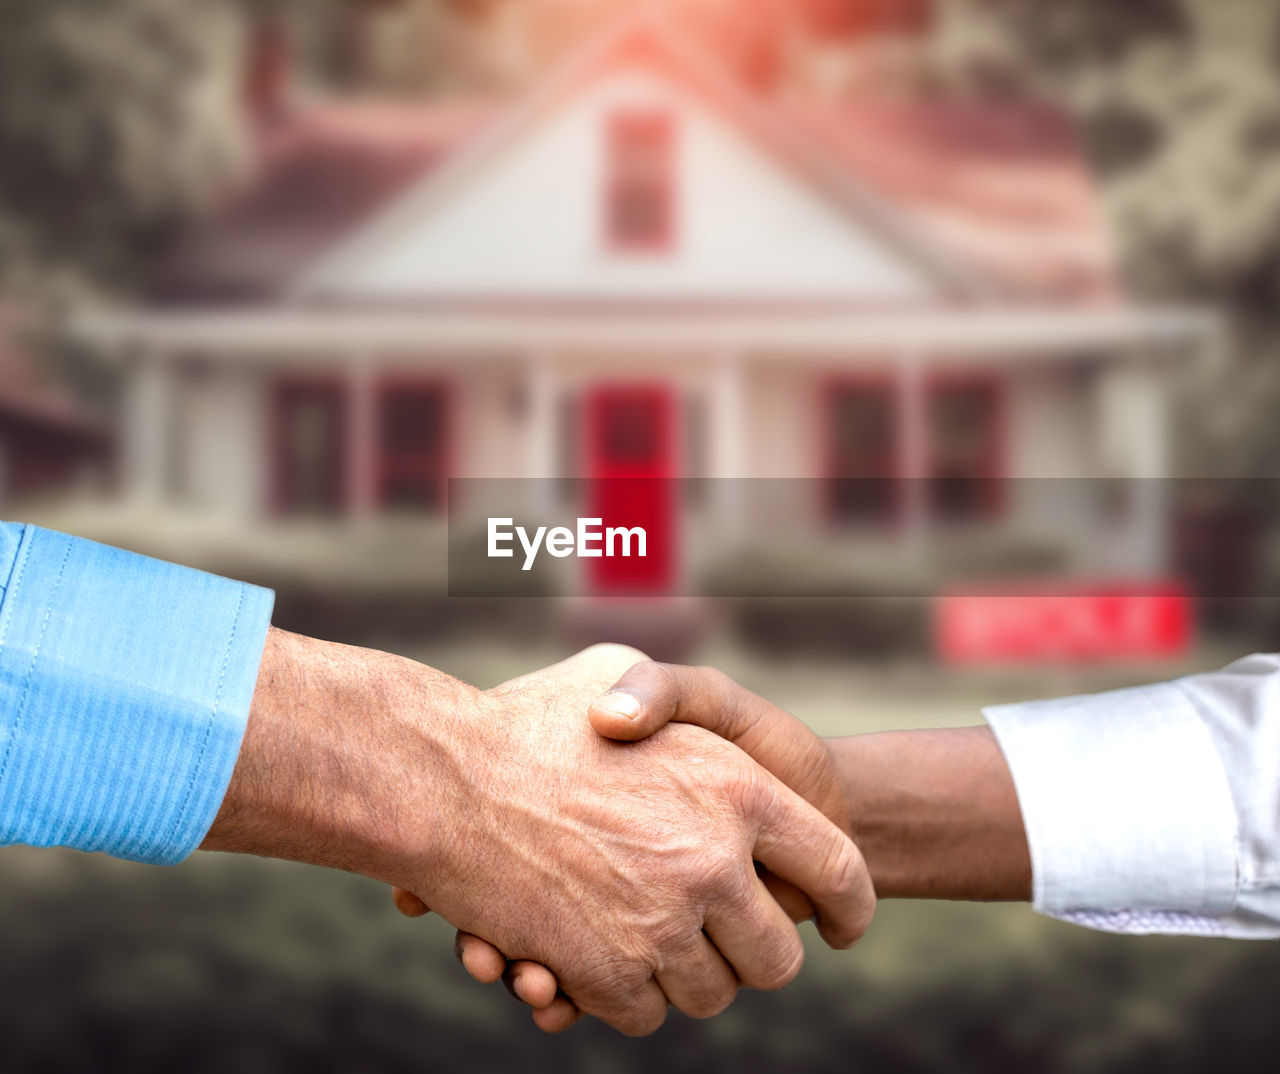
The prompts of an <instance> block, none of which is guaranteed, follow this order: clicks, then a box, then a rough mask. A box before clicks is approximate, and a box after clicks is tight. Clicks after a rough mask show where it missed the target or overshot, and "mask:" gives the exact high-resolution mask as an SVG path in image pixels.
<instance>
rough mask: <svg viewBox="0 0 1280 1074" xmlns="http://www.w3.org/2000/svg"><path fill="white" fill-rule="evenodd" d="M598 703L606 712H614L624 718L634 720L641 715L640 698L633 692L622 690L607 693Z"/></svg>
mask: <svg viewBox="0 0 1280 1074" xmlns="http://www.w3.org/2000/svg"><path fill="white" fill-rule="evenodd" d="M596 704H597V705H599V706H600V707H601V708H602V709H604V710H605V711H606V712H609V713H612V714H613V715H614V716H621V717H622V718H623V719H624V720H634V719H635V718H636V717H637V716H639V715H640V699H639V698H638V697H635V696H634V695H632V694H624V693H622V692H621V691H619V692H618V693H614V694H605V695H604V697H602V698H601V699H600V700H599V701H597V702H596Z"/></svg>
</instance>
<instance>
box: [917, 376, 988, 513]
mask: <svg viewBox="0 0 1280 1074" xmlns="http://www.w3.org/2000/svg"><path fill="white" fill-rule="evenodd" d="M928 422H929V425H928V435H929V505H930V507H931V509H932V510H933V513H934V514H935V515H937V516H938V517H939V518H942V519H956V520H963V519H973V518H982V517H985V516H988V515H991V514H994V513H995V512H997V511H998V510H999V508H1000V391H999V384H998V382H997V381H996V380H995V379H992V378H987V377H972V378H964V379H956V380H941V381H938V382H937V383H935V384H934V385H933V386H932V388H931V390H930V393H929V418H928Z"/></svg>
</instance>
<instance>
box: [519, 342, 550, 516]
mask: <svg viewBox="0 0 1280 1074" xmlns="http://www.w3.org/2000/svg"><path fill="white" fill-rule="evenodd" d="M528 391H529V436H528V451H529V456H528V459H527V460H526V463H525V466H526V469H525V476H526V477H528V478H533V479H535V480H534V482H533V487H532V489H531V497H530V498H531V501H532V502H531V503H530V506H531V507H533V508H534V509H535V510H537V511H538V512H539V513H541V514H544V515H545V514H548V513H549V512H550V511H551V510H552V509H553V508H554V507H555V503H554V501H555V494H554V490H553V489H552V487H551V486H552V478H554V477H555V476H556V386H555V370H554V369H553V368H552V364H551V355H550V354H548V353H547V351H546V350H545V349H543V348H538V349H537V350H535V351H533V352H532V353H531V354H530V355H529V373H528Z"/></svg>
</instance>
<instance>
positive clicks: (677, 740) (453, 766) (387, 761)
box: [203, 629, 1030, 1034]
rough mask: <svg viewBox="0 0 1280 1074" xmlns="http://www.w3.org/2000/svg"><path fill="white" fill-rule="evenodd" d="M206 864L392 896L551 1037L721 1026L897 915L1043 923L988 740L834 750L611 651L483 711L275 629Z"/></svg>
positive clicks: (683, 676)
mask: <svg viewBox="0 0 1280 1074" xmlns="http://www.w3.org/2000/svg"><path fill="white" fill-rule="evenodd" d="M203 846H204V848H205V849H215V850H233V851H240V852H249V853H256V854H263V855H268V856H273V857H283V858H290V859H293V860H298V861H307V862H312V863H315V864H321V865H328V866H332V867H336V868H341V869H345V870H349V871H353V872H358V873H361V874H364V875H366V876H370V877H373V878H375V879H378V880H381V881H385V882H386V883H388V884H390V885H392V886H393V887H394V888H395V899H396V904H397V906H398V907H399V908H400V910H401V911H402V912H403V913H406V914H408V915H409V916H418V915H420V914H423V913H426V912H427V909H428V908H430V909H431V910H433V911H435V912H436V913H438V914H440V915H441V916H443V917H444V918H445V919H446V920H448V921H449V922H450V923H451V924H452V925H454V926H455V927H456V928H457V929H458V930H459V934H458V945H457V950H458V954H459V957H460V958H461V959H462V962H463V964H464V965H465V966H466V968H467V970H468V971H469V972H470V973H471V975H472V976H473V977H475V978H477V979H478V980H482V981H496V980H498V979H499V978H502V979H504V980H505V982H506V983H507V985H508V987H509V988H510V990H511V991H512V992H513V994H515V995H516V996H517V997H518V998H520V999H522V1000H524V1001H525V1002H526V1003H528V1004H529V1005H530V1006H531V1007H533V1008H534V1020H535V1021H536V1022H537V1024H538V1025H539V1026H540V1027H541V1028H542V1029H544V1030H546V1031H548V1032H556V1031H559V1030H562V1029H564V1028H567V1027H568V1026H569V1025H571V1024H572V1023H573V1022H574V1021H575V1020H576V1019H577V1018H578V1017H579V1016H580V1015H581V1014H582V1013H586V1014H591V1015H594V1016H595V1017H597V1018H600V1019H601V1020H603V1021H605V1022H607V1023H609V1024H610V1025H612V1026H614V1027H616V1028H617V1029H619V1030H621V1031H622V1032H624V1033H629V1034H644V1033H649V1032H652V1031H653V1030H655V1029H656V1028H657V1027H658V1026H659V1025H661V1024H662V1022H663V1020H664V1018H665V1016H666V1012H667V1008H668V1006H674V1007H677V1008H678V1009H680V1010H681V1011H684V1012H685V1013H686V1014H689V1015H692V1016H694V1017H700V1018H702V1017H710V1016H712V1015H715V1014H717V1013H719V1012H720V1011H722V1010H724V1008H725V1007H727V1006H728V1005H729V1003H730V1002H732V1000H733V998H734V996H735V994H736V992H737V990H738V988H739V987H744V986H745V987H750V988H761V989H775V988H780V987H782V986H783V985H786V984H787V983H788V982H790V981H791V980H792V979H793V978H794V977H795V976H796V974H797V972H798V971H799V969H800V965H801V962H802V960H803V956H804V949H803V946H802V943H801V940H800V936H799V933H798V932H797V929H796V925H795V922H799V921H804V920H807V919H810V918H812V919H814V920H815V921H816V924H817V927H818V931H819V933H820V934H821V935H822V937H823V939H824V940H826V941H827V943H829V944H830V945H832V946H833V947H838V948H845V947H849V946H851V945H852V944H854V943H855V942H856V941H857V940H858V938H859V937H860V936H861V935H862V934H863V932H864V931H865V930H866V928H867V926H868V924H869V923H870V920H871V916H872V913H873V911H874V909H875V904H876V898H877V895H879V896H881V897H885V896H920V897H935V898H985V899H998V898H1010V899H1012V898H1026V897H1027V894H1028V891H1029V888H1030V865H1029V861H1028V858H1027V850H1026V841H1025V835H1024V834H1023V830H1022V825H1021V818H1020V815H1019V813H1018V806H1017V799H1016V796H1015V794H1014V791H1013V786H1012V781H1011V779H1010V777H1009V773H1008V770H1007V768H1006V767H1005V765H1004V762H1003V759H1002V757H1001V755H1000V752H999V749H998V747H997V746H996V744H995V742H994V739H993V738H992V737H991V735H990V733H989V732H988V731H987V730H986V729H985V728H982V727H973V728H961V729H952V730H942V731H929V732H889V733H884V734H872V735H859V736H854V737H852V738H846V739H838V740H823V739H820V738H819V737H818V736H817V735H815V734H814V733H813V732H812V731H810V730H809V729H808V728H807V727H806V726H805V725H804V724H803V723H801V722H800V721H799V720H797V719H795V718H794V717H793V716H791V715H789V714H788V713H786V712H784V711H782V710H781V709H779V708H777V707H775V706H773V705H771V704H769V703H768V702H767V701H765V700H763V699H762V698H759V697H757V696H755V695H754V694H751V693H749V692H748V691H746V690H744V689H742V688H741V687H740V686H738V685H737V684H736V683H734V682H733V681H732V680H731V679H729V678H728V677H727V676H725V675H723V674H721V673H720V672H717V671H715V670H713V669H709V668H683V667H675V666H669V665H663V664H655V663H650V662H648V661H646V660H645V658H644V656H643V654H641V653H639V652H637V651H635V650H633V649H628V648H626V647H623V646H615V645H600V646H595V647H593V648H590V649H587V650H585V651H584V652H581V653H579V654H578V655H576V656H574V657H572V658H571V659H569V660H566V661H564V662H562V663H560V664H556V665H553V666H552V667H549V668H545V669H543V670H541V671H537V672H534V673H533V674H530V675H525V676H523V677H521V678H517V679H513V680H511V681H509V682H506V683H504V684H502V685H501V686H498V687H495V688H494V689H492V690H488V691H480V690H477V689H474V688H472V687H469V686H467V685H465V684H464V683H461V682H459V681H457V680H455V679H452V678H450V677H448V676H446V675H444V674H442V673H440V672H437V671H434V670H432V669H430V668H428V667H425V666H423V665H421V664H417V663H414V662H412V661H409V660H404V659H401V658H399V657H395V656H391V655H389V654H386V653H378V652H372V651H369V650H363V649H355V648H350V647H347V646H340V645H334V644H331V643H326V642H320V641H315V640H312V639H308V638H303V637H300V636H297V635H293V634H288V633H285V632H283V631H279V630H276V629H272V631H271V633H270V635H269V636H268V640H267V646H266V651H265V653H264V657H263V662H262V667H261V670H260V672H259V678H258V684H257V688H256V691H255V694H254V700H253V707H252V709H251V712H250V717H249V725H248V730H247V732H246V735H245V739H244V743H243V746H242V748H241V753H240V758H239V761H238V763H237V766H236V769H235V772H234V773H233V775H232V779H231V784H230V787H229V789H228V791H227V794H226V797H225V799H224V801H223V804H222V807H221V810H220V811H219V814H218V818H217V820H216V821H215V823H214V825H213V827H212V828H211V829H210V831H209V833H208V836H207V837H206V839H205V841H204V844H203Z"/></svg>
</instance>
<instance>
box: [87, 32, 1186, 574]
mask: <svg viewBox="0 0 1280 1074" xmlns="http://www.w3.org/2000/svg"><path fill="white" fill-rule="evenodd" d="M275 62H276V61H274V60H273V64H274V63H275ZM268 75H269V76H270V77H266V78H261V77H260V78H258V80H257V83H256V84H257V85H258V87H259V88H258V90H257V91H256V92H257V94H258V95H259V96H261V95H262V93H264V92H266V93H268V94H270V93H271V92H272V89H271V87H272V86H273V85H275V83H277V82H278V81H279V78H280V75H279V71H278V70H277V68H276V67H274V66H273V67H271V68H270V69H269V71H268ZM263 86H265V87H266V90H263V89H262V87H263ZM258 107H259V109H260V111H262V113H263V114H262V115H260V116H259V119H258V122H259V128H260V129H259V159H258V166H257V169H256V172H255V174H254V176H253V177H252V180H251V181H249V182H248V183H246V184H245V185H243V186H242V187H241V188H238V189H236V190H233V191H229V192H228V193H227V196H226V198H225V199H224V200H223V202H222V203H221V204H220V206H219V207H218V208H217V209H216V211H214V212H212V213H211V215H210V216H209V217H208V218H207V219H205V220H203V221H202V222H201V223H200V224H199V226H197V227H195V228H194V229H193V230H192V231H191V233H190V234H188V235H187V236H186V238H185V239H184V241H183V242H182V243H181V245H180V247H179V248H178V249H177V250H176V251H175V254H174V256H173V258H172V259H171V261H170V262H169V263H168V264H167V266H166V267H165V269H164V271H163V273H162V274H161V276H160V278H159V280H158V283H157V287H156V290H155V292H154V296H153V299H152V301H151V302H150V303H149V304H147V305H145V306H144V307H142V308H138V309H133V310H128V311H121V312H117V313H112V314H109V315H98V316H95V317H91V318H86V319H85V320H83V321H82V322H81V324H80V331H81V333H82V335H83V336H85V337H86V338H88V339H90V340H92V341H93V342H95V343H96V344H98V345H100V346H102V347H103V348H105V349H109V350H111V351H113V352H114V353H115V354H117V355H118V356H119V357H120V359H121V360H122V361H124V362H125V363H126V367H127V370H128V372H127V381H128V410H127V417H126V422H125V426H124V477H125V480H126V482H127V486H128V488H129V490H130V491H131V492H132V493H133V494H134V495H136V496H138V497H141V498H144V499H147V498H149V499H151V500H178V501H182V502H187V503H197V504H203V505H206V506H210V507H214V508H216V509H217V510H218V511H220V512H224V513H228V514H233V515H237V516H239V517H242V518H244V519H249V520H260V519H272V518H275V519H283V518H290V517H299V516H307V517H312V516H319V517H327V518H347V517H354V518H370V517H373V518H376V517H381V516H383V515H385V514H386V513H389V512H397V513H398V512H403V511H417V512H423V513H427V514H430V513H434V512H440V511H441V509H442V508H443V507H444V504H445V498H446V481H447V478H449V477H451V476H454V477H537V478H566V477H580V476H585V477H601V476H629V477H649V478H663V477H688V478H720V479H740V478H776V479H787V480H785V481H778V482H772V483H755V482H750V483H744V482H740V481H734V480H721V481H711V482H705V483H701V484H695V486H694V489H695V490H696V491H689V492H687V493H686V494H684V495H682V496H681V497H680V498H679V499H678V500H673V501H672V502H670V503H666V504H661V505H650V507H649V508H648V509H647V510H649V511H650V517H649V519H648V521H649V522H650V523H651V524H652V525H653V526H655V527H657V529H658V530H659V531H660V536H659V540H660V541H662V542H664V543H665V544H666V545H669V546H670V548H671V550H672V551H671V555H670V556H667V557H665V558H664V559H663V562H662V565H661V566H660V567H659V568H658V573H657V574H656V575H653V576H650V577H649V578H648V579H647V584H648V585H650V587H651V588H653V589H655V590H662V589H670V588H673V587H675V586H676V585H678V584H679V583H681V582H682V581H685V580H687V579H688V578H690V577H691V576H692V575H695V574H698V573H699V572H704V571H705V570H707V569H708V566H709V562H710V560H711V557H713V556H718V555H719V554H720V553H721V552H723V551H724V549H726V548H728V547H730V546H737V547H741V546H743V545H745V544H750V543H752V542H753V541H760V542H765V543H767V542H770V541H772V542H774V543H775V545H777V546H779V547H780V546H782V545H785V546H786V547H788V548H791V549H793V550H794V549H806V550H807V552H806V554H805V555H804V556H802V557H796V556H794V555H793V556H791V559H790V562H793V563H795V562H801V565H802V566H804V567H810V566H812V565H813V564H814V563H816V562H818V561H819V560H820V559H821V557H822V556H830V557H832V563H833V564H835V565H834V566H833V567H832V569H833V570H839V569H842V568H841V567H840V566H839V563H840V562H843V561H841V560H840V557H841V556H844V555H846V554H851V555H852V554H856V552H850V550H856V549H864V550H865V549H870V550H871V554H872V556H873V559H872V562H874V564H875V566H874V567H873V568H872V569H873V570H874V571H884V570H888V569H889V567H888V566H886V564H894V563H901V564H902V565H903V569H904V570H907V569H910V564H913V563H914V564H915V565H916V567H917V568H919V566H920V565H921V564H922V563H935V562H937V561H939V560H940V559H941V558H945V556H946V555H947V554H949V553H948V550H951V551H953V552H955V554H956V555H957V556H958V557H959V558H960V559H962V560H963V559H964V557H965V556H971V557H977V558H976V559H975V560H974V561H975V562H976V561H977V560H982V561H983V562H987V563H989V564H996V565H999V564H1001V563H1004V562H1014V561H1017V560H1018V559H1019V557H1022V558H1024V559H1026V560H1028V561H1029V562H1036V563H1043V562H1045V559H1044V557H1045V556H1048V557H1049V559H1052V560H1054V561H1055V562H1058V563H1059V564H1065V565H1066V566H1067V568H1068V569H1070V570H1072V571H1075V572H1076V573H1083V574H1086V575H1087V574H1094V575H1102V574H1109V575H1114V574H1116V573H1117V572H1119V573H1125V572H1128V573H1130V574H1133V573H1140V572H1145V573H1150V572H1158V571H1159V570H1160V569H1161V565H1162V562H1163V560H1162V554H1163V553H1162V549H1161V542H1162V533H1163V510H1164V506H1163V504H1162V502H1161V498H1160V495H1159V491H1158V489H1159V486H1158V484H1157V483H1155V482H1149V483H1137V484H1135V485H1134V486H1133V488H1136V489H1137V490H1138V491H1137V492H1136V493H1134V492H1132V491H1131V492H1130V494H1128V495H1125V496H1121V497H1119V499H1118V500H1117V498H1116V497H1108V496H1106V495H1101V494H1099V491H1100V490H1105V488H1107V487H1110V486H1104V485H1102V484H1100V483H1099V482H1100V479H1114V478H1127V477H1159V476H1161V475H1162V474H1163V473H1164V468H1165V460H1166V456H1167V432H1166V429H1165V419H1164V414H1163V409H1162V402H1161V393H1160V389H1159V381H1160V367H1161V366H1162V364H1163V363H1165V362H1166V360H1167V359H1169V358H1171V357H1173V356H1176V355H1177V354H1179V353H1180V352H1182V351H1184V350H1185V349H1186V346H1187V345H1188V344H1189V343H1190V342H1192V341H1194V339H1195V338H1196V335H1197V332H1198V328H1199V321H1198V319H1197V318H1196V317H1194V316H1191V315H1190V314H1188V313H1184V312H1180V311H1178V310H1168V309H1164V310H1146V309H1143V308H1140V307H1138V306H1135V305H1134V304H1133V303H1131V302H1130V301H1128V300H1127V299H1126V297H1125V295H1124V293H1123V289H1122V287H1121V285H1120V282H1119V281H1118V279H1117V277H1116V270H1115V259H1114V256H1113V252H1112V250H1111V247H1110V244H1109V242H1108V236H1107V228H1106V225H1105V222H1104V220H1103V217H1102V215H1101V212H1100V209H1099V206H1098V198H1097V191H1096V190H1095V186H1094V183H1093V181H1092V179H1091V177H1090V173H1089V169H1088V167H1087V164H1086V162H1085V160H1084V158H1083V156H1082V152H1081V149H1080V146H1079V145H1078V143H1077V141H1076V139H1075V137H1074V134H1073V130H1072V127H1071V125H1070V123H1069V122H1068V121H1067V120H1066V119H1065V118H1064V117H1063V116H1062V115H1060V114H1058V113H1056V112H1054V111H1053V110H1050V109H1047V108H1045V107H1041V106H1030V105H1025V104H1016V103H1010V104H994V103H986V102H955V101H949V100H941V99H926V100H906V101H904V100H899V101H893V102H888V101H875V102H872V101H864V102H859V101H850V102H846V103H839V104H831V103H827V104H824V105H821V106H810V105H806V104H805V103H804V102H803V101H783V102H778V101H768V100H762V99H760V98H758V97H756V96H753V95H751V94H749V93H747V92H746V91H744V90H743V88H742V87H741V86H740V85H738V84H737V83H735V82H734V81H733V80H732V79H730V78H728V77H727V76H726V75H725V74H724V73H723V72H722V71H721V70H720V68H719V67H718V66H717V64H716V63H715V62H714V59H713V58H711V57H708V56H705V55H703V54H701V53H700V52H698V51H697V50H696V49H694V48H693V47H692V46H691V45H690V44H689V43H688V42H687V41H686V40H684V39H683V38H682V37H681V36H680V35H679V33H678V32H676V31H674V30H672V29H671V28H670V27H669V26H668V25H667V24H666V23H665V22H663V21H662V19H661V18H659V17H658V16H656V15H653V14H652V13H646V14H643V15H640V16H637V17H631V18H628V19H626V20H624V21H622V22H621V23H619V24H618V25H616V26H614V27H613V28H612V29H611V30H610V31H609V32H608V33H607V34H605V35H604V36H603V37H601V38H600V39H598V40H596V41H595V42H594V43H592V44H591V45H590V46H589V47H587V48H586V49H585V50H583V51H582V52H580V53H579V54H578V55H576V56H575V57H574V58H573V59H572V61H571V62H570V63H568V64H567V65H566V66H565V67H564V68H563V69H561V70H560V71H558V72H556V73H554V74H553V75H551V77H549V78H548V79H547V80H546V82H545V83H544V84H543V85H542V86H541V87H540V88H538V89H537V90H536V91H535V92H533V93H532V94H531V95H529V96H528V97H527V98H525V99H522V100H518V101H514V102H511V103H509V104H506V105H503V106H502V107H498V108H493V107H489V106H480V105H472V104H466V103H457V102H443V103H438V102H428V103H422V104H403V103H400V104H391V103H386V102H381V103H380V102H359V101H348V102H341V103H332V102H321V103H312V104H302V105H295V106H292V107H287V106H283V105H276V104H274V103H273V102H271V101H268V102H267V107H265V108H264V107H263V105H262V102H259V104H258ZM1023 478H1025V479H1030V480H1028V481H1025V482H1024V481H1019V480H1012V481H1011V480H1009V479H1023ZM797 479H803V480H797ZM903 479H906V480H903ZM1059 479H1083V480H1082V481H1077V482H1071V481H1064V480H1059ZM1082 490H1084V491H1085V492H1087V495H1086V496H1085V498H1084V499H1081V495H1082ZM1143 490H1147V491H1143ZM526 493H527V495H528V496H529V497H530V498H531V500H532V501H533V502H530V503H527V504H524V505H512V504H510V503H506V504H502V503H497V504H491V505H485V504H482V503H480V502H478V501H477V502H476V503H475V504H473V505H472V506H474V507H475V508H476V509H477V510H478V511H479V512H480V513H483V511H484V510H487V509H489V508H496V509H498V510H500V511H501V513H503V514H511V513H512V512H513V511H517V513H518V510H519V509H520V508H521V507H522V506H523V507H524V508H525V509H527V510H529V511H532V512H541V513H542V514H544V515H547V516H548V517H549V516H551V515H552V514H553V513H555V512H559V514H560V515H561V516H564V515H572V514H573V509H574V508H575V507H576V508H578V509H584V508H593V507H598V505H593V504H591V503H590V502H589V496H590V493H589V492H584V491H583V490H582V488H581V486H579V485H575V484H573V483H565V482H560V483H557V482H553V481H547V482H542V483H534V484H530V485H529V486H527V488H526ZM477 495H479V494H477ZM584 496H586V497H587V500H584V499H583V497H584ZM713 536H715V537H716V538H717V539H711V538H712V537H713ZM877 557H878V558H877ZM850 569H852V568H850ZM617 581H618V579H616V578H611V577H610V576H609V575H608V573H607V571H606V572H603V573H600V574H598V575H597V576H596V577H595V582H596V584H597V587H598V588H600V589H608V588H609V587H610V585H611V584H613V583H615V582H617Z"/></svg>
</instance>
